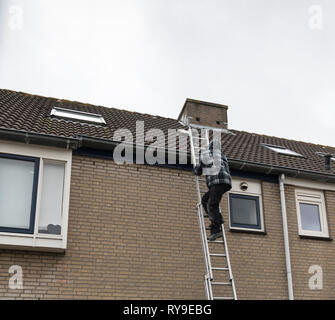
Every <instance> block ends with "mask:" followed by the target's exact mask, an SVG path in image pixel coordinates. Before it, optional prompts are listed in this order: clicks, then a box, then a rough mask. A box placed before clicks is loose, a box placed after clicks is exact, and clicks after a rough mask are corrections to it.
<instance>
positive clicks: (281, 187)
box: [279, 173, 294, 300]
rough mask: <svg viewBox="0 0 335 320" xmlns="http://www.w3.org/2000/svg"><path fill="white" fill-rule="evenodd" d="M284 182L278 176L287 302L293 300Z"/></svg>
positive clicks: (282, 177) (281, 177)
mask: <svg viewBox="0 0 335 320" xmlns="http://www.w3.org/2000/svg"><path fill="white" fill-rule="evenodd" d="M284 180H285V175H284V174H283V173H282V174H281V175H280V176H279V190H280V203H281V213H282V218H283V232H284V247H285V259H286V273H287V285H288V298H289V300H294V296H293V285H292V272H291V259H290V245H289V241H288V230H287V216H286V203H285V189H284Z"/></svg>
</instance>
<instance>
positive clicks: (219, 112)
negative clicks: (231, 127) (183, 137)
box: [178, 99, 228, 129]
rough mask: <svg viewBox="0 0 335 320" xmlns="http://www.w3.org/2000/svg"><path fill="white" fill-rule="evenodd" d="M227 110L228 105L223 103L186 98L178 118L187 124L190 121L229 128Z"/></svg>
mask: <svg viewBox="0 0 335 320" xmlns="http://www.w3.org/2000/svg"><path fill="white" fill-rule="evenodd" d="M227 110H228V106H225V105H223V104H217V103H212V102H205V101H199V100H193V99H186V101H185V104H184V106H183V109H182V110H181V112H180V114H179V117H178V120H179V121H181V122H183V123H185V124H188V121H189V123H193V124H198V125H201V126H209V127H215V128H225V129H227V125H228V116H227ZM188 119H189V120H188Z"/></svg>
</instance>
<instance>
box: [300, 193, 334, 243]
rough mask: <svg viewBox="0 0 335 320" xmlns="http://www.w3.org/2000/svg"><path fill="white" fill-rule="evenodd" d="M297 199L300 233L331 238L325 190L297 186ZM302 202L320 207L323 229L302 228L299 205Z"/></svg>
mask: <svg viewBox="0 0 335 320" xmlns="http://www.w3.org/2000/svg"><path fill="white" fill-rule="evenodd" d="M295 201H296V208H297V218H298V228H299V235H302V236H311V237H321V238H329V232H328V223H327V211H326V204H325V197H324V193H323V191H321V190H313V189H305V188H296V189H295ZM300 203H307V204H314V205H317V206H318V207H319V218H320V226H321V231H313V230H304V229H302V224H301V214H300V205H299V204H300Z"/></svg>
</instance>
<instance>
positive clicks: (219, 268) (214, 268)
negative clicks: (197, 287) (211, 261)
mask: <svg viewBox="0 0 335 320" xmlns="http://www.w3.org/2000/svg"><path fill="white" fill-rule="evenodd" d="M212 270H222V271H228V268H227V267H225V268H222V267H212Z"/></svg>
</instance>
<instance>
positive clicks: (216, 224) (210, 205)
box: [201, 184, 230, 234]
mask: <svg viewBox="0 0 335 320" xmlns="http://www.w3.org/2000/svg"><path fill="white" fill-rule="evenodd" d="M229 189H230V188H229V187H227V186H226V185H225V184H215V185H213V186H211V187H210V188H209V190H208V191H207V192H206V193H205V194H204V195H203V196H202V201H201V202H202V205H203V207H204V209H205V211H206V213H207V214H208V216H209V220H210V221H211V225H210V228H211V234H214V233H218V232H220V231H221V224H222V223H223V219H222V215H221V213H220V209H219V206H220V201H221V198H222V196H223V194H224V193H225V192H226V191H228V190H229Z"/></svg>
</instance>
